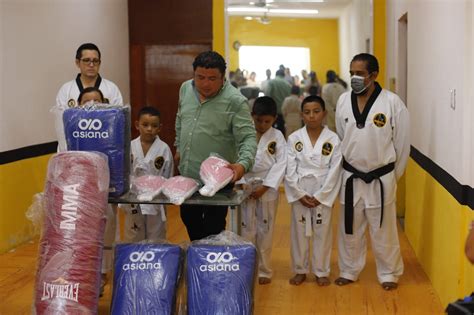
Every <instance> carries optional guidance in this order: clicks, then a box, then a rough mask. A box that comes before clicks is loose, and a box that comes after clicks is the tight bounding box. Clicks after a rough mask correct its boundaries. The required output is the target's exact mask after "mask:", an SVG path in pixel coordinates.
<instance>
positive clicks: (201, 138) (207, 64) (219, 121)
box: [175, 51, 257, 240]
mask: <svg viewBox="0 0 474 315" xmlns="http://www.w3.org/2000/svg"><path fill="white" fill-rule="evenodd" d="M193 69H194V78H193V79H191V80H188V81H186V82H184V83H183V84H182V85H181V88H180V91H179V106H178V113H177V115H176V142H175V146H176V155H175V160H176V164H177V165H178V169H179V172H180V173H181V175H183V176H186V177H191V178H194V179H198V180H200V178H199V168H200V166H201V163H202V161H204V160H205V159H206V158H208V157H209V155H210V154H211V153H217V154H219V155H220V156H221V157H223V158H224V159H226V160H227V161H229V162H230V163H231V164H230V166H229V167H230V168H231V169H232V170H233V171H234V178H233V180H232V181H233V182H235V181H237V180H239V179H240V178H241V177H242V176H243V175H244V173H245V172H247V171H249V170H250V169H251V168H252V166H253V163H254V159H255V153H256V151H257V140H256V133H255V127H254V125H253V122H252V118H251V116H250V111H249V106H248V104H247V99H246V98H245V97H244V96H243V95H242V94H240V92H239V91H238V90H237V89H236V88H234V87H233V86H232V85H231V84H230V83H229V82H227V81H226V80H225V69H226V63H225V60H224V58H222V56H221V55H219V54H218V53H216V52H213V51H207V52H203V53H201V54H199V55H198V56H197V57H196V59H195V60H194V62H193ZM226 216H227V207H226V206H213V207H210V206H200V205H182V206H181V219H182V220H183V223H184V224H185V225H186V229H187V231H188V235H189V238H190V239H191V240H196V239H201V238H204V237H206V236H209V235H213V234H219V233H220V232H221V231H223V230H224V229H225V225H226V220H225V219H226Z"/></svg>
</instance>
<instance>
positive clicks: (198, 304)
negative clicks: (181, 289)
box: [186, 231, 256, 315]
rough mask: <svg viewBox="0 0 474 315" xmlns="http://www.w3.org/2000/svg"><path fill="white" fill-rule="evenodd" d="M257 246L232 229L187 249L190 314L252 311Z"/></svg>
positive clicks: (194, 243)
mask: <svg viewBox="0 0 474 315" xmlns="http://www.w3.org/2000/svg"><path fill="white" fill-rule="evenodd" d="M255 263H256V249H255V246H254V245H253V244H252V243H249V242H246V241H245V240H244V239H242V238H240V237H239V236H237V235H236V234H234V233H232V232H230V231H224V232H222V233H220V234H219V235H216V236H213V237H212V238H208V239H205V240H201V241H196V242H193V244H191V246H190V247H189V248H188V251H187V264H186V279H187V280H186V281H187V289H188V295H187V301H188V314H190V315H193V314H252V311H253V285H254V273H255Z"/></svg>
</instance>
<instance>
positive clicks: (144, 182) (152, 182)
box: [132, 175, 166, 201]
mask: <svg viewBox="0 0 474 315" xmlns="http://www.w3.org/2000/svg"><path fill="white" fill-rule="evenodd" d="M165 182H166V178H164V177H163V176H159V175H158V176H156V175H143V176H139V177H134V178H132V191H133V192H134V193H135V194H136V195H137V199H138V200H140V201H151V200H152V199H153V198H155V197H156V196H158V195H159V194H160V192H161V190H162V189H163V185H164V183H165Z"/></svg>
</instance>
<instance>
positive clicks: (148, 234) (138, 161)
mask: <svg viewBox="0 0 474 315" xmlns="http://www.w3.org/2000/svg"><path fill="white" fill-rule="evenodd" d="M130 151H131V153H132V158H131V160H132V175H133V176H143V175H159V176H163V177H165V178H170V177H171V176H172V175H173V168H174V165H173V155H172V153H171V150H170V148H169V146H168V145H167V144H166V143H165V142H164V141H162V140H161V139H160V138H159V137H158V136H156V139H155V141H154V142H153V144H152V145H151V147H150V149H149V150H148V152H147V154H146V156H145V155H144V154H143V148H142V145H141V142H140V137H138V138H136V139H133V140H132V142H131V145H130ZM121 207H122V208H124V210H125V228H124V231H125V241H127V242H139V241H141V240H144V239H151V240H157V239H163V240H164V239H166V208H165V206H163V205H154V204H140V205H138V204H134V205H121Z"/></svg>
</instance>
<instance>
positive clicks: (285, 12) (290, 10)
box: [269, 9, 319, 14]
mask: <svg viewBox="0 0 474 315" xmlns="http://www.w3.org/2000/svg"><path fill="white" fill-rule="evenodd" d="M269 13H281V14H318V13H319V11H318V10H298V9H270V10H269Z"/></svg>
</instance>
